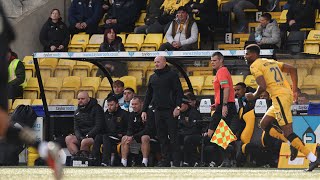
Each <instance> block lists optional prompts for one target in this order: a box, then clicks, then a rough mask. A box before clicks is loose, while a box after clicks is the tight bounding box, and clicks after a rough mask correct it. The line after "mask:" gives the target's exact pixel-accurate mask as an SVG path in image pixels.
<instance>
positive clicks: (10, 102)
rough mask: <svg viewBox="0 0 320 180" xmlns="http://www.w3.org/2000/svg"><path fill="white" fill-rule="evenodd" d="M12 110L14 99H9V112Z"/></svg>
mask: <svg viewBox="0 0 320 180" xmlns="http://www.w3.org/2000/svg"><path fill="white" fill-rule="evenodd" d="M11 109H12V99H8V111H9V112H11Z"/></svg>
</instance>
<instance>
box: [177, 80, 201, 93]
mask: <svg viewBox="0 0 320 180" xmlns="http://www.w3.org/2000/svg"><path fill="white" fill-rule="evenodd" d="M189 79H190V82H191V85H192V88H193V90H194V94H196V95H199V94H200V92H201V90H202V87H203V84H204V76H189ZM182 88H183V89H184V90H185V89H188V85H187V84H183V87H182Z"/></svg>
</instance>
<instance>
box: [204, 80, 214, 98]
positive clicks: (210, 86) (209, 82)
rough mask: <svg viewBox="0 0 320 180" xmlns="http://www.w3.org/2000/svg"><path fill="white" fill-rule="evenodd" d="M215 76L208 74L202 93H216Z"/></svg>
mask: <svg viewBox="0 0 320 180" xmlns="http://www.w3.org/2000/svg"><path fill="white" fill-rule="evenodd" d="M213 80H214V76H207V77H206V79H205V81H204V85H203V87H202V91H201V95H214V89H213Z"/></svg>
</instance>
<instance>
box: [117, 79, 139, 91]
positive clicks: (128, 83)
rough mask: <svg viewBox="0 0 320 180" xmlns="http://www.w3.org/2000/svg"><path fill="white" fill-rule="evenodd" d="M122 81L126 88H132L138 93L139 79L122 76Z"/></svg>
mask: <svg viewBox="0 0 320 180" xmlns="http://www.w3.org/2000/svg"><path fill="white" fill-rule="evenodd" d="M120 81H122V82H123V83H124V87H125V88H127V87H131V88H132V89H133V90H134V92H136V93H137V79H136V77H134V76H122V77H121V78H120Z"/></svg>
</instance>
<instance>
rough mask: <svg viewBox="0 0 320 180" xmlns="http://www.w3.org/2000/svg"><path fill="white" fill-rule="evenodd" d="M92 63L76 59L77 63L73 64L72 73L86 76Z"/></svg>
mask: <svg viewBox="0 0 320 180" xmlns="http://www.w3.org/2000/svg"><path fill="white" fill-rule="evenodd" d="M92 67H93V64H92V63H90V62H86V61H77V64H76V65H75V66H73V71H72V75H73V76H79V77H88V76H89V75H90V72H91V69H92Z"/></svg>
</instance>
